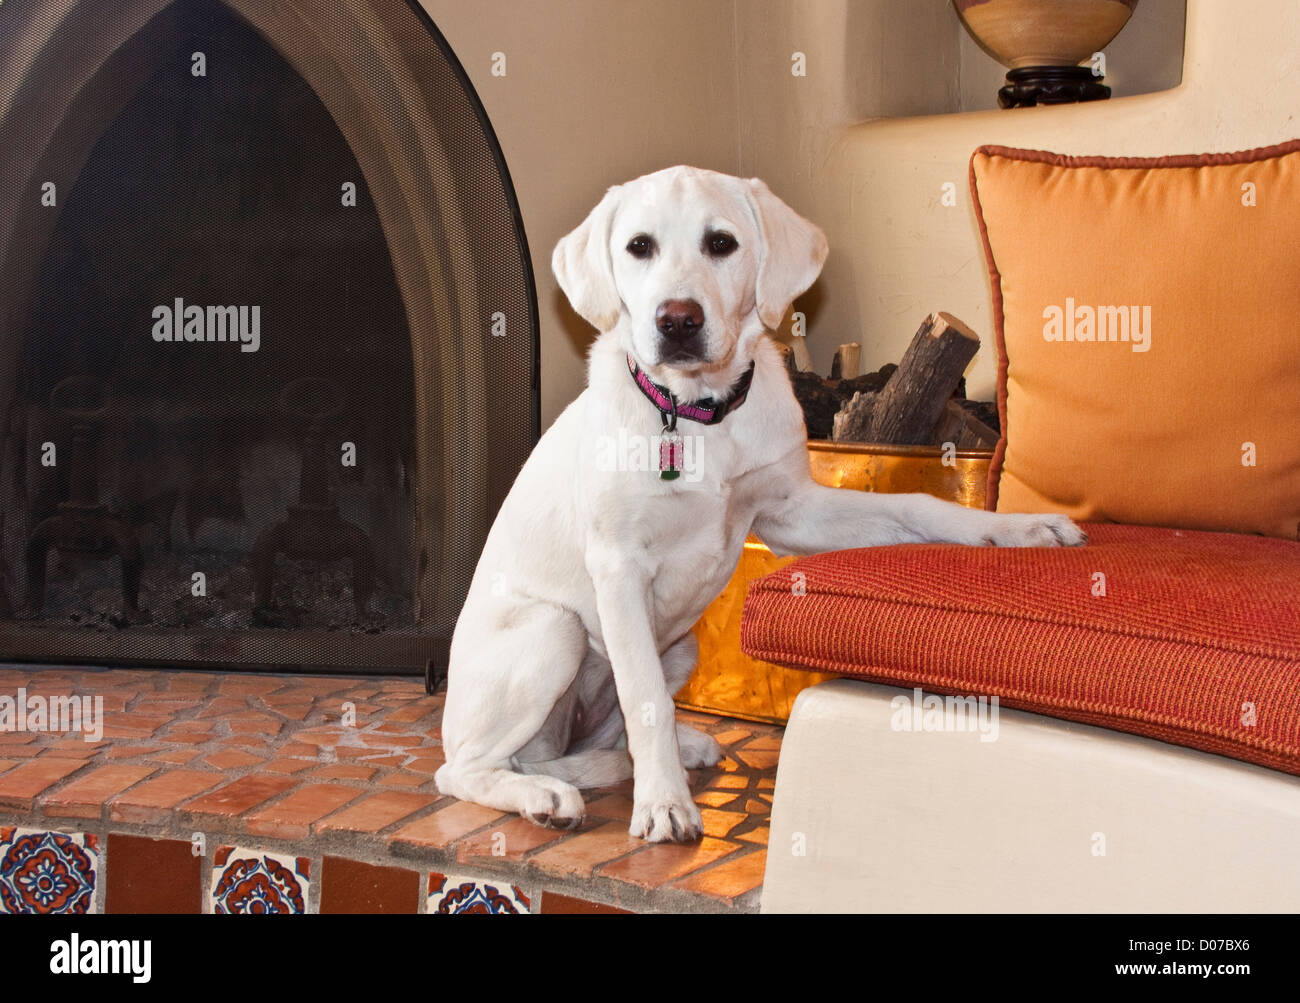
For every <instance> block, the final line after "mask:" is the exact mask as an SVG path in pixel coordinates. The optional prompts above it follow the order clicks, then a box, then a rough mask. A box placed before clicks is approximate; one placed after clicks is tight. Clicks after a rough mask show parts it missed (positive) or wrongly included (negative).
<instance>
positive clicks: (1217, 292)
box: [971, 140, 1300, 540]
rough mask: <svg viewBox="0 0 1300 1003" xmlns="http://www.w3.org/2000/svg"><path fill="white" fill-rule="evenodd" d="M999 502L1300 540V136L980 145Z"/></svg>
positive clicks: (978, 203) (993, 474) (977, 189)
mask: <svg viewBox="0 0 1300 1003" xmlns="http://www.w3.org/2000/svg"><path fill="white" fill-rule="evenodd" d="M971 192H972V195H973V197H974V200H975V207H976V214H977V216H978V218H979V226H980V233H981V235H982V236H983V238H984V251H985V255H986V257H987V259H988V265H989V274H990V276H991V279H992V285H993V318H994V324H995V327H996V333H997V343H998V409H999V411H1000V413H1001V418H1002V439H1001V441H1000V442H999V443H998V447H997V452H996V454H995V455H994V459H993V464H992V467H991V469H990V471H989V492H988V504H989V507H990V508H994V509H996V510H997V511H1000V512H1064V513H1066V514H1068V515H1070V516H1072V517H1074V518H1075V519H1082V520H1092V521H1096V520H1111V521H1115V522H1126V523H1139V524H1146V525H1157V526H1171V527H1175V528H1187V529H1206V530H1232V531H1237V532H1246V533H1262V534H1266V535H1269V536H1278V537H1284V538H1287V539H1293V540H1294V539H1297V538H1300V140H1294V141H1292V142H1290V143H1285V144H1283V145H1281V146H1273V147H1269V148H1267V149H1259V150H1249V151H1246V152H1243V153H1232V154H1207V155H1204V156H1189V157H1161V158H1158V159H1139V158H1107V157H1064V156H1058V155H1056V154H1052V153H1044V152H1042V151H1037V150H1013V149H1007V148H1005V147H998V146H985V147H981V148H980V149H979V150H977V151H975V154H974V156H973V157H972V158H971Z"/></svg>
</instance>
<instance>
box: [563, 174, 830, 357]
mask: <svg viewBox="0 0 1300 1003" xmlns="http://www.w3.org/2000/svg"><path fill="white" fill-rule="evenodd" d="M826 251H827V247H826V237H825V235H824V234H823V233H822V231H821V230H820V229H818V228H817V227H816V226H814V225H813V224H812V223H810V222H808V220H806V219H804V218H803V217H802V216H800V215H799V214H798V213H796V212H795V211H794V210H793V209H791V208H790V207H789V206H788V205H786V204H785V203H784V202H782V201H781V200H780V199H779V198H777V197H776V196H775V195H773V194H772V192H771V191H770V190H769V189H768V187H767V185H765V184H764V183H763V182H762V181H759V180H757V179H751V180H745V179H742V178H733V177H730V176H729V175H726V174H717V173H715V172H713V171H705V170H700V169H697V168H693V167H671V168H669V169H667V170H663V171H658V172H657V173H654V174H647V175H645V176H644V177H641V178H637V179H636V180H635V181H630V182H628V183H627V184H625V185H619V186H617V187H615V188H611V189H610V190H609V191H608V192H607V193H606V195H605V197H604V198H603V199H601V201H600V204H599V205H597V206H596V208H595V209H593V210H592V211H591V214H590V215H588V216H587V218H586V219H585V220H584V221H583V223H582V225H581V226H579V227H578V228H577V229H576V230H574V231H573V232H572V233H570V234H569V235H568V236H566V237H564V238H563V239H562V240H561V241H560V242H559V243H558V244H557V245H556V247H555V253H554V255H553V256H552V258H551V267H552V269H553V270H554V272H555V277H556V279H558V280H559V283H560V288H562V289H563V290H564V292H565V295H567V296H568V297H569V302H570V303H572V304H573V308H574V309H575V310H577V311H578V313H580V314H581V315H582V316H583V317H584V318H586V319H587V320H588V321H589V322H590V323H591V324H593V325H595V326H596V327H597V328H599V329H600V330H601V331H609V330H611V329H613V328H615V327H618V326H619V325H620V323H621V324H622V327H623V337H624V340H625V342H626V344H625V347H626V348H627V349H628V350H629V351H631V352H632V353H633V354H634V355H635V356H636V357H637V359H639V360H640V361H641V362H642V363H643V364H645V365H648V366H651V367H655V368H658V367H668V368H671V369H676V370H679V371H682V372H684V373H697V372H701V371H705V370H710V369H716V368H719V367H725V366H729V365H730V364H731V363H732V360H733V359H734V358H735V356H736V353H737V348H738V347H739V348H741V350H742V352H743V351H744V349H745V344H746V342H752V340H753V339H755V338H757V337H758V335H760V334H761V333H762V332H763V331H764V330H774V329H775V328H777V327H778V326H779V325H780V323H781V319H782V317H784V316H785V312H786V310H787V309H789V307H790V304H791V302H793V301H794V298H795V297H796V296H798V295H799V294H800V293H802V292H804V291H805V290H806V289H807V288H808V287H809V286H811V285H812V284H813V282H814V281H815V280H816V278H817V276H818V274H819V273H820V272H821V268H822V264H823V263H824V262H825V260H826ZM746 354H747V353H746Z"/></svg>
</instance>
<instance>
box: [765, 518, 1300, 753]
mask: <svg viewBox="0 0 1300 1003" xmlns="http://www.w3.org/2000/svg"><path fill="white" fill-rule="evenodd" d="M1088 532H1089V535H1090V537H1091V542H1090V544H1089V545H1088V546H1087V547H1078V548H1051V549H998V548H990V547H959V546H953V545H948V544H920V545H908V546H898V547H875V548H870V549H867V550H842V551H837V552H834V553H828V554H819V555H817V556H814V557H807V558H803V559H801V560H798V561H795V562H794V563H792V564H789V565H787V566H786V567H784V568H782V569H781V570H780V571H778V572H775V573H773V574H771V575H768V576H767V577H765V578H762V579H760V580H759V581H757V582H755V583H754V584H753V585H752V586H751V587H750V590H749V596H748V598H747V599H746V602H745V612H744V618H743V620H742V627H741V644H742V647H743V649H744V651H745V652H746V653H747V654H749V655H752V656H753V657H755V658H761V659H764V660H766V661H769V662H777V663H780V664H783V665H789V666H792V667H795V668H806V669H817V670H821V671H826V672H841V673H846V674H848V675H852V676H860V677H862V678H864V679H869V680H872V681H874V682H880V683H890V684H893V685H898V686H907V687H912V686H920V687H923V688H925V689H928V690H934V691H936V692H940V693H952V694H958V695H965V696H997V697H998V699H999V702H1000V703H1001V704H1002V705H1004V706H1007V707H1018V708H1022V709H1024V710H1031V711H1037V712H1039V713H1042V714H1050V715H1052V716H1055V717H1062V718H1068V719H1069V720H1072V721H1083V722H1086V723H1089V724H1097V725H1103V726H1105V727H1108V728H1114V729H1117V730H1120V731H1129V732H1134V733H1136V734H1140V735H1146V736H1149V737H1151V738H1158V739H1163V740H1164V741H1167V742H1174V743H1177V744H1179V745H1188V746H1191V747H1193V748H1197V749H1202V750H1205V751H1207V752H1217V753H1221V754H1222V755H1225V756H1233V757H1235V758H1237V759H1244V760H1247V761H1249V762H1253V763H1259V764H1262V765H1265V766H1271V767H1274V768H1276V769H1279V770H1285V771H1286V772H1288V773H1297V774H1300V543H1292V542H1288V541H1284V540H1272V539H1266V538H1263V537H1252V536H1239V535H1231V534H1223V533H1201V532H1193V531H1184V530H1171V529H1154V528H1151V527H1144V526H1118V525H1107V524H1093V525H1090V526H1088ZM1097 572H1101V573H1102V574H1103V575H1105V580H1104V584H1105V593H1106V594H1105V595H1104V596H1097V595H1094V594H1093V593H1094V588H1095V585H1096V584H1097V583H1098V582H1100V580H1099V579H1095V578H1094V575H1095V574H1096V573H1097ZM796 573H802V574H803V576H804V577H803V579H802V581H801V580H800V579H795V578H793V577H792V576H793V575H795V574H796ZM795 581H801V585H802V590H803V591H806V594H796V593H797V592H799V591H801V590H800V589H794V588H792V582H795ZM1252 708H1253V714H1254V717H1253V721H1251V711H1252ZM1246 722H1249V723H1246Z"/></svg>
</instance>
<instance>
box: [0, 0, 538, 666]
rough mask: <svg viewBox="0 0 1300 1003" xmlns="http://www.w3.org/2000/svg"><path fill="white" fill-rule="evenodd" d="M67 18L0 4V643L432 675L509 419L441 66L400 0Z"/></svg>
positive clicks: (469, 131)
mask: <svg viewBox="0 0 1300 1003" xmlns="http://www.w3.org/2000/svg"><path fill="white" fill-rule="evenodd" d="M84 6H85V5H68V4H63V3H57V2H50V3H47V4H44V5H42V4H34V5H27V6H26V7H25V8H24V9H20V10H15V11H13V12H10V11H9V10H7V9H5V10H3V11H0V88H2V89H0V115H2V117H0V148H3V149H5V150H6V151H14V153H15V156H14V157H13V158H11V159H9V158H7V160H6V162H5V163H4V164H3V165H0V171H2V172H3V173H2V174H0V185H2V186H3V204H2V207H0V212H3V213H4V217H3V218H0V225H2V226H3V232H2V234H0V236H3V239H4V245H3V258H2V259H0V260H2V262H3V273H2V274H0V291H2V292H3V299H2V300H0V323H3V327H2V328H0V408H2V410H0V458H2V461H3V462H2V465H0V658H11V659H12V658H19V659H34V660H58V661H89V662H104V663H119V662H122V663H131V664H161V665H194V664H207V665H212V666H214V667H224V668H238V667H246V668H277V669H282V670H283V669H294V668H302V669H310V670H321V669H327V668H339V669H346V670H348V671H357V670H362V671H365V670H370V671H393V670H408V671H409V670H423V671H429V670H430V669H432V671H434V672H436V671H437V669H438V667H439V665H440V664H441V663H442V662H443V661H444V660H445V654H446V647H447V641H448V638H449V636H450V631H451V628H452V626H453V625H454V622H455V618H456V615H457V613H458V612H459V608H460V604H461V602H462V601H463V598H464V595H465V591H466V589H467V588H468V584H469V578H470V576H471V574H472V572H473V568H474V563H475V561H476V560H477V557H478V553H479V550H480V549H481V547H482V543H483V540H484V538H485V536H486V532H487V529H488V527H489V526H490V524H491V520H492V517H493V516H494V515H495V513H496V510H497V507H498V506H499V504H500V502H501V500H502V499H503V498H504V495H505V492H506V491H507V490H508V488H509V486H510V483H511V481H512V480H513V478H514V475H515V473H517V471H518V469H519V466H520V465H521V464H522V462H523V460H524V459H525V458H526V456H527V453H528V450H529V449H530V448H531V446H532V443H533V442H534V441H535V438H536V434H537V385H536V384H537V376H536V359H537V320H536V305H535V296H534V292H533V287H532V277H531V273H530V270H529V262H528V252H527V247H526V244H525V241H524V235H523V230H522V225H521V223H520V220H519V214H518V210H517V206H516V203H515V200H514V195H513V190H512V188H511V185H510V181H509V177H508V174H507V172H506V168H505V164H504V161H503V159H502V157H501V154H500V149H499V147H498V146H497V144H496V141H495V138H494V136H493V134H492V131H491V127H490V125H489V124H488V121H487V118H486V116H485V114H484V112H483V109H482V106H481V105H480V104H479V102H478V100H477V98H476V96H475V95H474V92H473V90H472V88H471V86H470V84H469V82H468V79H467V78H466V76H465V74H464V72H463V70H462V69H461V68H460V65H459V64H458V63H457V62H456V60H455V57H454V56H453V55H452V53H451V51H450V49H449V48H448V46H447V43H446V42H445V40H444V39H443V38H442V37H441V35H439V34H438V32H437V30H436V29H435V28H434V26H433V24H432V23H431V22H430V21H429V20H428V18H427V16H426V15H425V14H424V13H423V11H422V10H421V9H420V8H419V7H418V5H416V4H415V3H413V2H412V3H409V4H408V3H404V2H400V0H369V2H366V3H356V2H351V3H344V2H342V0H332V2H321V3H310V2H304V3H301V4H294V5H292V7H291V6H290V5H284V4H273V5H268V4H262V3H257V2H251V0H249V2H240V0H230V2H227V3H222V2H218V0H176V2H173V3H170V4H168V3H160V2H158V0H146V2H125V3H122V4H120V5H114V11H113V13H112V14H111V15H107V21H106V20H105V14H104V12H103V10H102V9H101V10H100V11H97V12H95V13H94V14H93V16H92V15H90V14H85V13H83V12H82V11H83V7H84ZM42 8H44V9H42ZM268 8H271V9H268ZM4 22H7V23H4Z"/></svg>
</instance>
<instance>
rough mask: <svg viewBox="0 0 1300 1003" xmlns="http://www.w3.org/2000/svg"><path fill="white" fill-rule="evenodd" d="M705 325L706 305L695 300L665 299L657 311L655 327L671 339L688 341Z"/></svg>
mask: <svg viewBox="0 0 1300 1003" xmlns="http://www.w3.org/2000/svg"><path fill="white" fill-rule="evenodd" d="M703 326H704V307H702V306H700V305H699V304H698V303H696V302H695V300H664V301H663V302H662V303H660V304H659V309H658V310H656V311H655V327H657V328H658V329H659V333H660V334H662V335H663V336H664V337H665V338H667V339H668V340H669V341H677V342H681V341H686V340H688V339H690V338H693V337H695V336H696V335H697V334H699V333H700V328H701V327H703Z"/></svg>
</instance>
